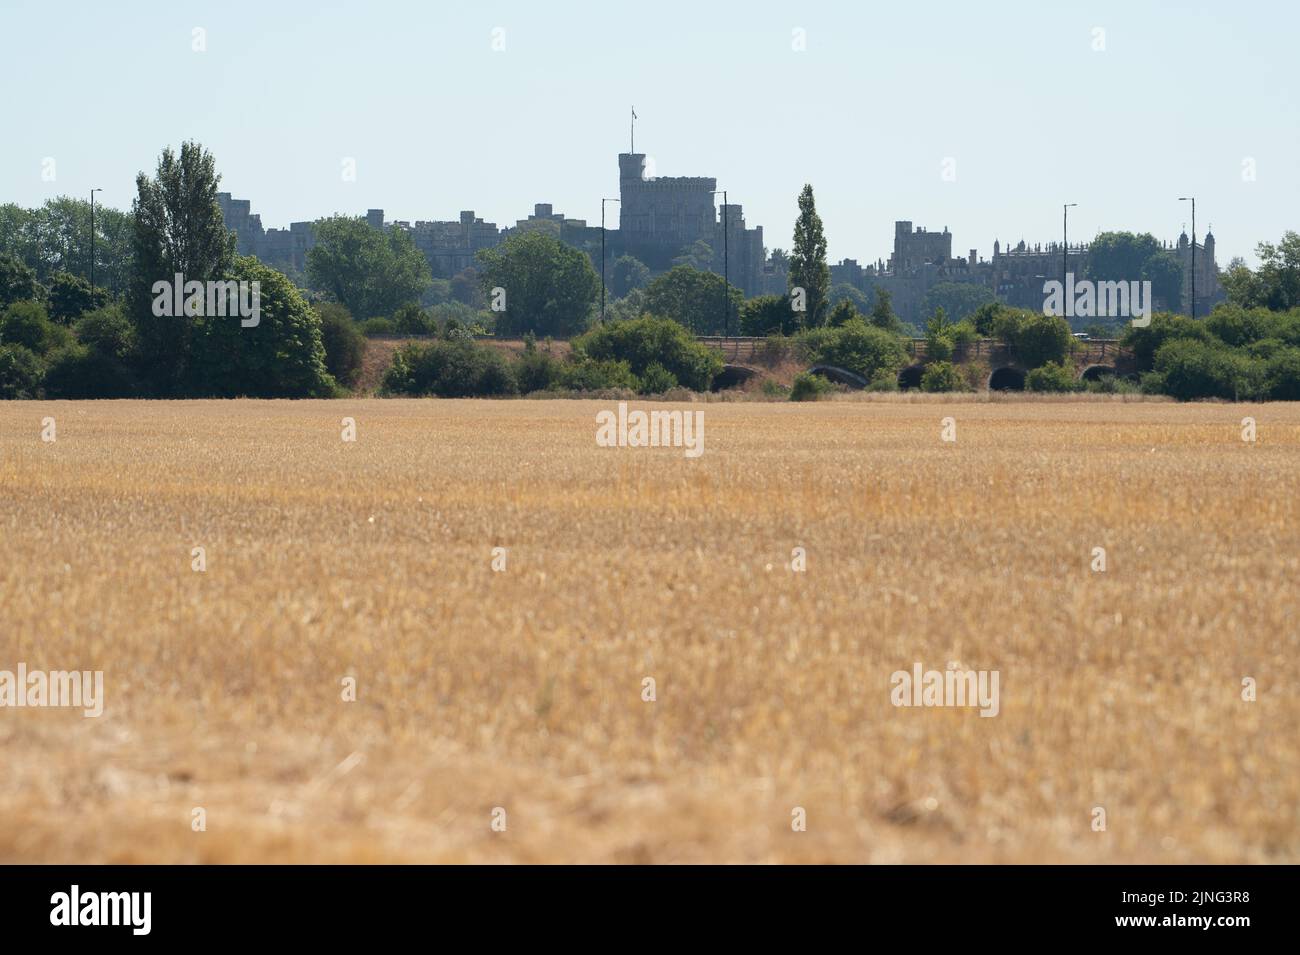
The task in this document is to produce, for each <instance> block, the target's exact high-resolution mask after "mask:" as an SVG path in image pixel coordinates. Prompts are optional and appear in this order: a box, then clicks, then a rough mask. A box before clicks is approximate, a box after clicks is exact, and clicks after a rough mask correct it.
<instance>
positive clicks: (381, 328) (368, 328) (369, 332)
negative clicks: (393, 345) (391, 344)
mask: <svg viewBox="0 0 1300 955" xmlns="http://www.w3.org/2000/svg"><path fill="white" fill-rule="evenodd" d="M360 328H361V334H362V335H365V336H366V338H391V337H392V336H394V335H396V334H397V328H396V326H394V325H393V323H392V322H391V321H389V320H388V319H386V318H367V319H366V320H365V321H364V322H362V323H361V325H360Z"/></svg>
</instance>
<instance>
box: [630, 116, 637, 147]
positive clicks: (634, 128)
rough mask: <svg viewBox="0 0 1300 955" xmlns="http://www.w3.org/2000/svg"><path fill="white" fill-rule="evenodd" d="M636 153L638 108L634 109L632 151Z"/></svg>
mask: <svg viewBox="0 0 1300 955" xmlns="http://www.w3.org/2000/svg"><path fill="white" fill-rule="evenodd" d="M631 151H632V152H633V153H635V152H636V107H635V106H633V107H632V150H631Z"/></svg>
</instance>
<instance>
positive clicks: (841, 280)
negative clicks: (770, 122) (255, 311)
mask: <svg viewBox="0 0 1300 955" xmlns="http://www.w3.org/2000/svg"><path fill="white" fill-rule="evenodd" d="M646 165H647V164H646V155H645V154H644V153H637V152H627V153H620V154H619V156H618V173H619V176H618V185H619V216H618V227H617V228H609V229H606V230H604V245H605V272H606V274H605V277H606V279H608V277H609V274H610V270H611V269H612V267H613V263H614V261H615V260H616V259H617V258H618V257H619V256H621V255H630V256H633V257H635V258H637V259H639V260H640V261H641V262H643V263H644V264H645V265H646V266H647V267H648V268H649V269H650V274H651V275H652V276H656V275H660V274H662V273H664V272H666V271H667V270H668V269H670V268H672V265H673V261H674V260H675V259H678V258H680V257H682V256H684V255H689V256H690V257H691V259H692V260H693V261H695V262H696V263H697V264H703V265H705V266H706V267H707V268H709V269H711V270H712V271H714V272H716V273H718V274H720V275H721V274H723V273H724V272H725V273H726V274H727V277H728V279H729V280H730V282H731V284H732V285H733V286H735V287H736V288H737V289H739V290H740V291H741V293H742V294H744V295H745V296H747V297H748V296H754V295H764V294H768V295H784V294H785V292H786V282H787V260H786V258H785V257H784V255H783V254H779V253H777V254H773V255H771V256H769V255H768V252H767V250H766V249H765V248H764V246H763V228H762V226H756V227H754V228H748V227H747V226H746V224H745V215H744V209H743V208H742V206H741V205H740V204H738V203H722V204H719V203H718V202H717V201H716V199H717V198H718V197H720V196H721V195H722V193H721V192H720V191H719V190H718V188H717V180H716V179H713V178H711V177H705V176H674V177H656V176H647V175H646ZM217 201H218V203H219V204H220V206H221V212H222V215H223V216H224V217H225V220H226V225H227V227H228V228H229V229H230V230H231V231H233V232H234V233H235V236H236V244H237V248H238V250H239V252H240V253H241V254H243V255H255V256H257V257H258V258H259V259H261V260H263V261H264V262H266V263H267V264H269V265H272V266H274V267H276V268H279V269H282V270H283V271H285V272H287V273H288V274H290V275H292V276H301V275H302V274H303V273H305V272H306V269H307V252H308V251H309V250H310V249H311V247H312V245H313V244H314V242H315V237H314V235H313V230H312V223H310V222H294V223H291V224H290V226H289V228H287V229H264V228H263V226H262V221H261V217H260V216H258V215H256V214H254V213H253V212H252V210H251V207H250V203H249V201H248V200H247V199H235V198H232V196H231V194H230V193H228V192H222V193H218V194H217ZM366 221H367V222H368V223H369V224H370V225H371V226H373V227H374V228H376V229H402V230H405V231H406V232H407V233H408V234H409V235H410V236H411V240H412V242H413V243H414V245H415V247H416V248H417V249H419V250H420V251H421V252H422V253H424V256H425V257H426V258H427V259H428V260H429V266H430V269H431V270H432V272H433V275H434V277H435V278H450V277H452V276H454V275H456V274H457V273H459V272H462V271H464V270H465V269H467V268H470V267H472V266H474V265H475V262H476V259H475V257H476V256H477V254H478V253H479V252H480V251H482V250H483V249H489V248H492V247H494V246H496V245H499V244H500V243H501V242H502V241H504V240H505V239H506V237H507V236H509V235H511V234H518V233H523V232H529V231H542V232H545V233H547V234H548V235H552V236H554V237H555V238H557V239H559V240H560V241H561V242H564V243H566V244H568V245H570V246H573V247H574V248H577V249H580V250H582V251H583V252H586V253H587V255H588V256H590V258H591V260H592V264H593V265H595V266H596V267H597V268H599V266H600V249H601V238H602V236H601V232H602V230H601V228H600V226H598V225H597V226H592V225H588V224H587V222H586V220H585V219H571V218H568V217H566V216H565V215H563V214H562V213H557V212H555V211H554V209H553V207H552V206H551V205H550V204H549V203H538V204H536V205H535V206H534V207H533V213H532V215H530V216H528V217H527V218H525V219H519V220H517V221H516V222H515V224H514V225H513V226H507V227H504V228H498V226H497V224H496V223H494V222H485V221H483V219H482V218H480V217H479V216H476V215H475V214H474V212H473V210H467V211H463V212H461V213H460V216H459V218H458V219H453V220H447V221H439V220H432V221H426V220H419V221H416V222H415V223H414V224H412V223H410V222H406V221H392V222H390V221H386V220H385V218H384V210H382V209H370V210H368V211H367V212H366ZM700 243H703V246H701V245H700ZM705 247H707V248H705ZM1193 248H1195V266H1196V274H1195V275H1194V276H1193V274H1192V259H1193V252H1192V250H1193ZM1163 250H1164V251H1166V252H1169V253H1172V254H1173V255H1174V256H1176V257H1177V259H1178V261H1179V262H1180V263H1181V264H1182V266H1183V290H1182V310H1183V311H1188V310H1189V307H1190V302H1191V290H1192V287H1193V282H1194V283H1195V289H1196V303H1197V314H1198V315H1207V314H1209V311H1210V308H1211V307H1212V306H1213V305H1214V304H1215V303H1216V302H1219V301H1222V300H1223V298H1224V293H1223V289H1222V287H1221V286H1220V284H1219V278H1218V274H1219V270H1218V265H1217V263H1216V262H1215V258H1214V235H1213V233H1207V234H1206V236H1205V241H1204V244H1201V243H1195V242H1194V239H1189V238H1188V236H1187V233H1186V232H1184V233H1183V234H1182V235H1181V236H1180V237H1179V238H1178V241H1177V243H1176V244H1170V243H1165V244H1164V246H1163ZM702 258H703V259H704V261H701V259H702ZM1087 263H1088V246H1087V244H1085V243H1080V244H1077V245H1076V244H1071V245H1070V246H1069V248H1068V249H1064V250H1063V249H1062V246H1061V245H1060V244H1059V243H1055V242H1049V243H1039V244H1035V245H1033V246H1029V245H1027V244H1026V243H1025V242H1024V241H1023V240H1022V241H1021V242H1019V243H1018V244H1017V245H1015V246H1014V247H1011V246H1008V247H1007V248H1006V249H1003V248H1002V243H1001V242H1000V241H998V240H995V241H994V243H993V257H992V258H991V259H982V258H980V257H979V255H978V252H977V250H975V249H971V250H970V253H969V255H967V256H961V255H958V256H954V255H953V253H952V234H951V233H950V232H949V231H948V229H947V228H946V227H945V228H944V229H943V231H941V232H932V231H928V230H927V229H925V228H924V227H914V226H913V224H912V223H911V222H910V221H907V220H900V221H898V222H895V223H894V249H893V253H892V254H891V255H890V257H889V259H888V261H880V260H877V261H876V262H875V263H874V264H869V265H866V266H862V265H860V264H859V263H858V262H857V261H856V260H855V259H843V260H842V261H840V262H839V263H837V264H835V265H832V266H831V267H830V271H831V283H832V285H839V284H845V285H849V286H852V287H853V288H855V289H857V290H858V291H860V292H862V293H863V294H864V295H865V296H866V297H867V299H868V301H870V300H871V299H872V297H873V293H874V290H875V289H876V288H882V289H885V290H886V291H888V292H889V293H890V295H891V298H892V300H893V306H894V310H895V311H896V312H897V313H898V315H899V316H900V317H901V318H902V319H903V320H904V321H906V322H910V323H911V324H913V325H917V326H920V325H922V324H923V323H924V322H925V319H926V318H927V317H928V314H927V313H928V309H927V304H926V298H927V295H928V293H929V292H930V290H931V289H933V288H934V287H935V286H936V285H939V284H941V283H962V284H969V285H973V286H978V287H982V288H984V289H987V290H988V291H989V293H991V294H992V296H993V297H995V298H996V299H997V300H998V301H1001V302H1005V303H1007V304H1009V305H1013V306H1016V307H1019V308H1030V309H1034V310H1038V309H1041V308H1042V307H1043V283H1044V282H1046V281H1049V280H1051V279H1059V278H1060V277H1061V273H1062V271H1063V265H1064V270H1066V271H1070V272H1073V273H1074V274H1075V275H1076V276H1082V275H1085V274H1086V268H1087ZM1155 305H1156V307H1157V308H1158V309H1164V308H1168V307H1169V303H1165V302H1161V301H1160V300H1159V299H1157V301H1156V303H1155Z"/></svg>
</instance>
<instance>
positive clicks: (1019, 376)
mask: <svg viewBox="0 0 1300 955" xmlns="http://www.w3.org/2000/svg"><path fill="white" fill-rule="evenodd" d="M1024 390H1025V373H1024V372H1023V371H1022V370H1021V369H1019V368H1016V367H1015V366H1013V365H1006V366H1004V367H1002V368H998V369H995V370H994V372H993V374H991V375H989V391H1024Z"/></svg>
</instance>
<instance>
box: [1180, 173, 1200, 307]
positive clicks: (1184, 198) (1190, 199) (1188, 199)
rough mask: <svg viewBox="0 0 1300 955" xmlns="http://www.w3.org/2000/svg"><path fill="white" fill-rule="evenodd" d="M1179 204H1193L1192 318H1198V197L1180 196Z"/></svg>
mask: <svg viewBox="0 0 1300 955" xmlns="http://www.w3.org/2000/svg"><path fill="white" fill-rule="evenodd" d="M1178 201H1179V202H1190V203H1191V204H1192V280H1191V283H1190V286H1191V289H1192V318H1193V319H1195V318H1196V197H1195V196H1179V197H1178Z"/></svg>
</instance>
